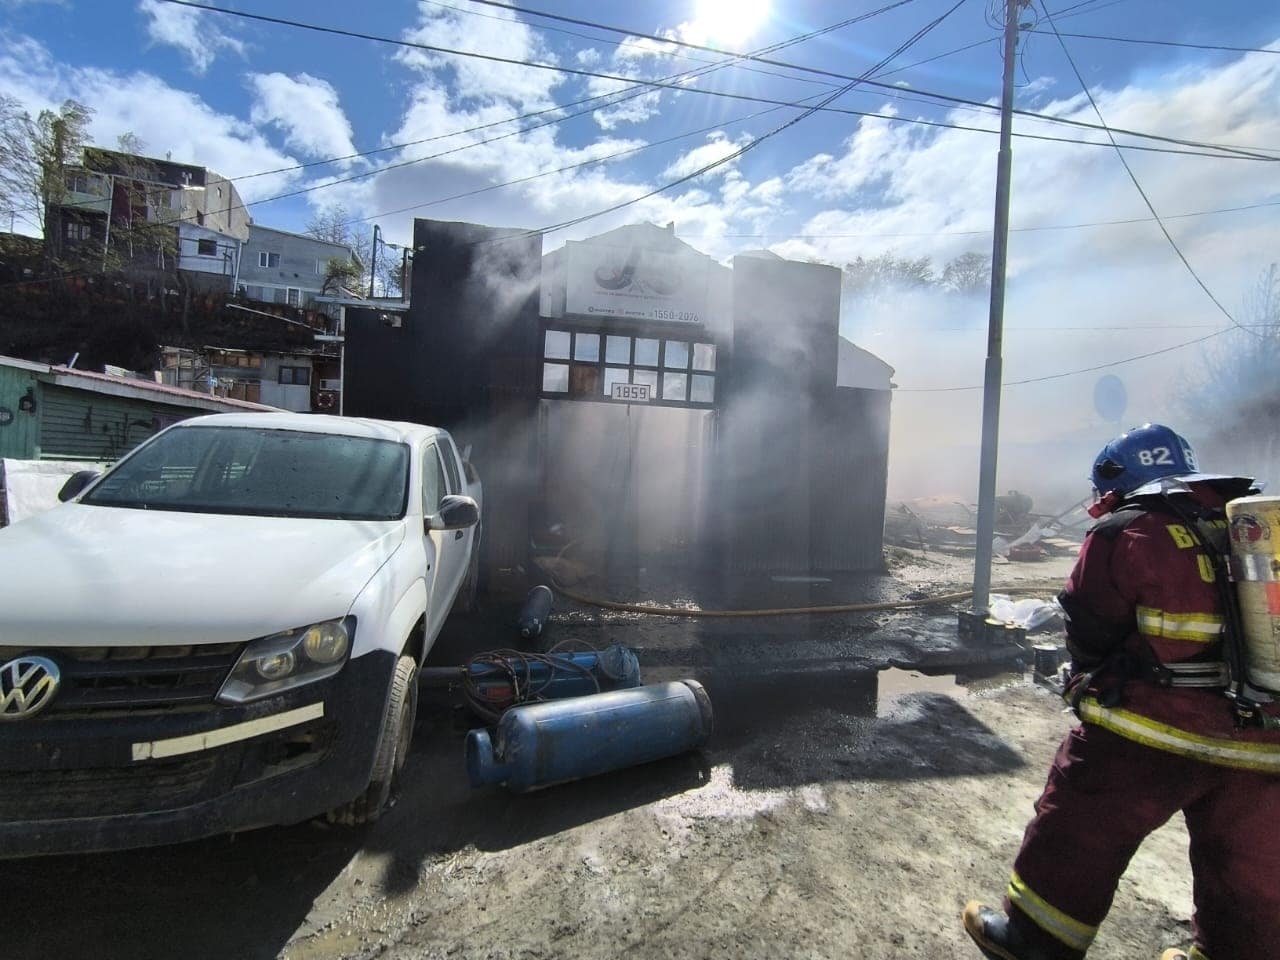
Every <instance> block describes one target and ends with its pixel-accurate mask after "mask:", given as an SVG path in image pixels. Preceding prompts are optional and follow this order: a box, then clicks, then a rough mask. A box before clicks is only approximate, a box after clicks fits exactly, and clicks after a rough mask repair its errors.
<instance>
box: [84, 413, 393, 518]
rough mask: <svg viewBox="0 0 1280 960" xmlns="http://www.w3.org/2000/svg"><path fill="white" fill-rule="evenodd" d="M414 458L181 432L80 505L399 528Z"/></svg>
mask: <svg viewBox="0 0 1280 960" xmlns="http://www.w3.org/2000/svg"><path fill="white" fill-rule="evenodd" d="M408 488H409V448H408V447H407V446H406V445H405V444H403V443H397V442H395V441H392V440H376V439H369V438H366V437H347V436H338V435H333V434H325V433H308V432H305V431H299V430H269V429H259V428H254V427H177V428H174V429H172V430H169V431H168V432H167V433H164V434H161V435H160V436H158V437H157V438H156V439H155V440H154V441H152V442H151V443H148V444H146V445H145V446H143V447H142V448H140V449H139V450H138V451H137V453H135V454H134V455H132V456H130V457H127V458H126V459H125V460H123V461H121V462H120V464H119V465H118V466H117V467H116V468H115V469H114V470H112V471H111V472H110V473H109V474H107V476H106V477H105V478H103V480H102V481H101V482H100V483H99V484H98V485H97V486H96V487H95V488H94V489H93V490H92V491H90V492H89V494H88V495H86V496H85V497H84V499H83V500H82V501H81V502H82V503H89V504H95V505H98V506H105V507H131V508H134V509H142V510H176V511H182V512H185V513H229V514H242V515H246V516H261V517H312V518H322V519H335V520H394V519H398V518H399V517H402V516H403V515H404V511H405V503H406V501H407V496H408Z"/></svg>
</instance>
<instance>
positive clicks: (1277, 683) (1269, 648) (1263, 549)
mask: <svg viewBox="0 0 1280 960" xmlns="http://www.w3.org/2000/svg"><path fill="white" fill-rule="evenodd" d="M1227 518H1228V520H1229V521H1230V523H1231V579H1232V580H1233V581H1234V582H1235V588H1236V596H1237V597H1238V598H1239V601H1240V619H1241V622H1242V624H1243V627H1244V637H1243V638H1242V639H1243V643H1244V648H1245V663H1246V664H1247V666H1248V674H1249V676H1248V680H1249V684H1250V685H1251V686H1253V687H1256V688H1257V689H1259V690H1265V691H1266V692H1267V693H1272V694H1280V497H1240V498H1239V499H1237V500H1232V501H1230V502H1229V503H1228V504H1227Z"/></svg>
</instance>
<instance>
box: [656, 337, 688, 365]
mask: <svg viewBox="0 0 1280 960" xmlns="http://www.w3.org/2000/svg"><path fill="white" fill-rule="evenodd" d="M662 365H663V366H664V367H674V368H675V369H677V370H684V369H687V368H688V366H689V345H688V344H687V343H685V342H684V341H683V340H668V341H667V352H666V353H665V354H664V355H663V357H662Z"/></svg>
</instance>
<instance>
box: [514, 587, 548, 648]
mask: <svg viewBox="0 0 1280 960" xmlns="http://www.w3.org/2000/svg"><path fill="white" fill-rule="evenodd" d="M553 599H555V598H554V597H553V596H552V594H551V588H550V587H548V586H544V585H542V584H539V585H538V586H536V587H534V588H533V589H532V590H530V591H529V595H528V596H527V597H525V598H524V606H522V607H521V608H520V617H519V619H518V620H517V621H516V626H517V627H519V629H520V636H521V638H523V639H525V640H533V639H535V638H537V637H538V635H539V634H541V633H542V627H543V625H544V624H545V623H546V622H547V617H548V616H550V615H551V602H552V600H553Z"/></svg>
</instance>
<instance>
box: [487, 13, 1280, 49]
mask: <svg viewBox="0 0 1280 960" xmlns="http://www.w3.org/2000/svg"><path fill="white" fill-rule="evenodd" d="M473 2H479V0H473ZM1027 33H1039V34H1043V35H1045V36H1048V37H1051V36H1054V35H1055V33H1056V34H1057V36H1059V37H1075V38H1077V39H1080V40H1109V41H1111V42H1112V43H1140V44H1145V45H1149V46H1154V47H1183V48H1185V49H1188V50H1223V51H1226V52H1227V53H1269V54H1272V55H1273V56H1280V50H1269V49H1267V48H1266V47H1232V46H1227V45H1226V44H1221V43H1186V42H1182V41H1177V40H1148V39H1145V38H1142V37H1108V36H1103V35H1102V34H1097V33H1057V31H1053V30H1028V31H1027Z"/></svg>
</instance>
